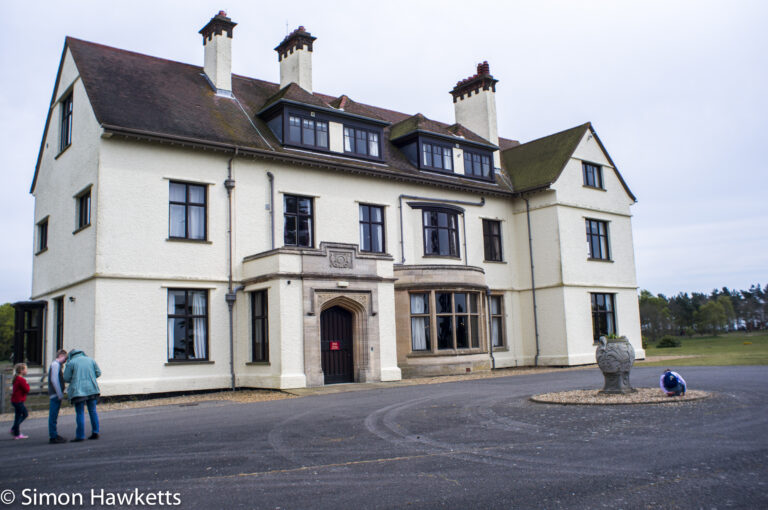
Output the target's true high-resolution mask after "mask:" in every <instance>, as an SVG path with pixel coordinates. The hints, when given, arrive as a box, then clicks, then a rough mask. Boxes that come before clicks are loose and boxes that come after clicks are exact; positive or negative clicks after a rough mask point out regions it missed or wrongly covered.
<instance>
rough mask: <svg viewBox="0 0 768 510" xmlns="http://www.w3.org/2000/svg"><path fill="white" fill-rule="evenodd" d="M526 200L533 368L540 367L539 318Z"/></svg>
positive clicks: (529, 207)
mask: <svg viewBox="0 0 768 510" xmlns="http://www.w3.org/2000/svg"><path fill="white" fill-rule="evenodd" d="M523 200H525V215H526V218H527V220H528V256H529V258H530V260H531V296H533V331H534V333H535V334H536V357H535V358H534V359H533V366H535V367H538V366H539V316H538V310H537V309H536V280H535V279H534V277H533V237H532V236H531V205H530V204H529V203H528V199H527V198H524V199H523Z"/></svg>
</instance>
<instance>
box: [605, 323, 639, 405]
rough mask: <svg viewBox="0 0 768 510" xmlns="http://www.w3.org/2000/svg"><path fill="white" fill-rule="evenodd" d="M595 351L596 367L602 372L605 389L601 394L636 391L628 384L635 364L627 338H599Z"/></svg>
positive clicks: (632, 350)
mask: <svg viewBox="0 0 768 510" xmlns="http://www.w3.org/2000/svg"><path fill="white" fill-rule="evenodd" d="M599 342H600V345H598V346H597V351H595V358H596V359H597V366H599V367H600V370H601V371H602V372H603V377H604V378H605V387H604V388H603V389H602V390H601V391H600V393H601V394H611V395H612V394H626V393H634V392H636V391H637V390H636V389H634V388H633V387H632V386H631V385H630V384H629V371H630V370H632V365H633V364H634V363H635V349H634V348H633V347H632V344H631V343H629V340H627V337H625V336H621V337H617V338H606V337H604V336H601V337H600V340H599Z"/></svg>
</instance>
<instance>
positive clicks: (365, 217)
mask: <svg viewBox="0 0 768 510" xmlns="http://www.w3.org/2000/svg"><path fill="white" fill-rule="evenodd" d="M360 221H371V206H369V205H361V206H360Z"/></svg>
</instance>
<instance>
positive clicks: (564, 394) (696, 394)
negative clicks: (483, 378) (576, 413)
mask: <svg viewBox="0 0 768 510" xmlns="http://www.w3.org/2000/svg"><path fill="white" fill-rule="evenodd" d="M635 389H636V390H637V391H636V392H635V393H629V394H626V395H620V394H619V395H604V394H600V393H599V390H572V391H560V392H557V393H542V394H540V395H534V396H532V397H531V398H530V400H531V401H533V402H538V403H541V404H562V405H569V404H570V405H632V404H679V403H681V402H691V401H694V400H701V399H703V398H708V397H710V396H712V394H711V393H708V392H706V391H698V390H689V391H686V392H685V395H681V396H679V397H668V396H666V395H665V394H664V393H662V391H661V389H659V388H635Z"/></svg>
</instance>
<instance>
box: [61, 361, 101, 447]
mask: <svg viewBox="0 0 768 510" xmlns="http://www.w3.org/2000/svg"><path fill="white" fill-rule="evenodd" d="M99 376H101V370H100V369H99V365H97V364H96V362H95V361H93V360H92V359H91V358H89V357H88V356H86V355H85V353H84V352H83V351H81V350H78V349H73V350H72V351H70V353H69V356H68V361H67V368H65V369H64V381H66V382H68V383H69V390H68V391H67V395H68V396H69V401H70V402H71V403H72V405H73V406H75V423H76V424H77V428H76V429H75V438H74V439H73V440H72V442H73V443H76V442H79V441H82V440H84V439H85V406H86V405H87V406H88V417H89V418H90V419H91V435H90V436H89V437H88V439H98V438H99V415H98V414H97V413H96V404H97V403H98V401H99V385H98V384H97V383H96V379H97V378H98V377H99Z"/></svg>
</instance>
